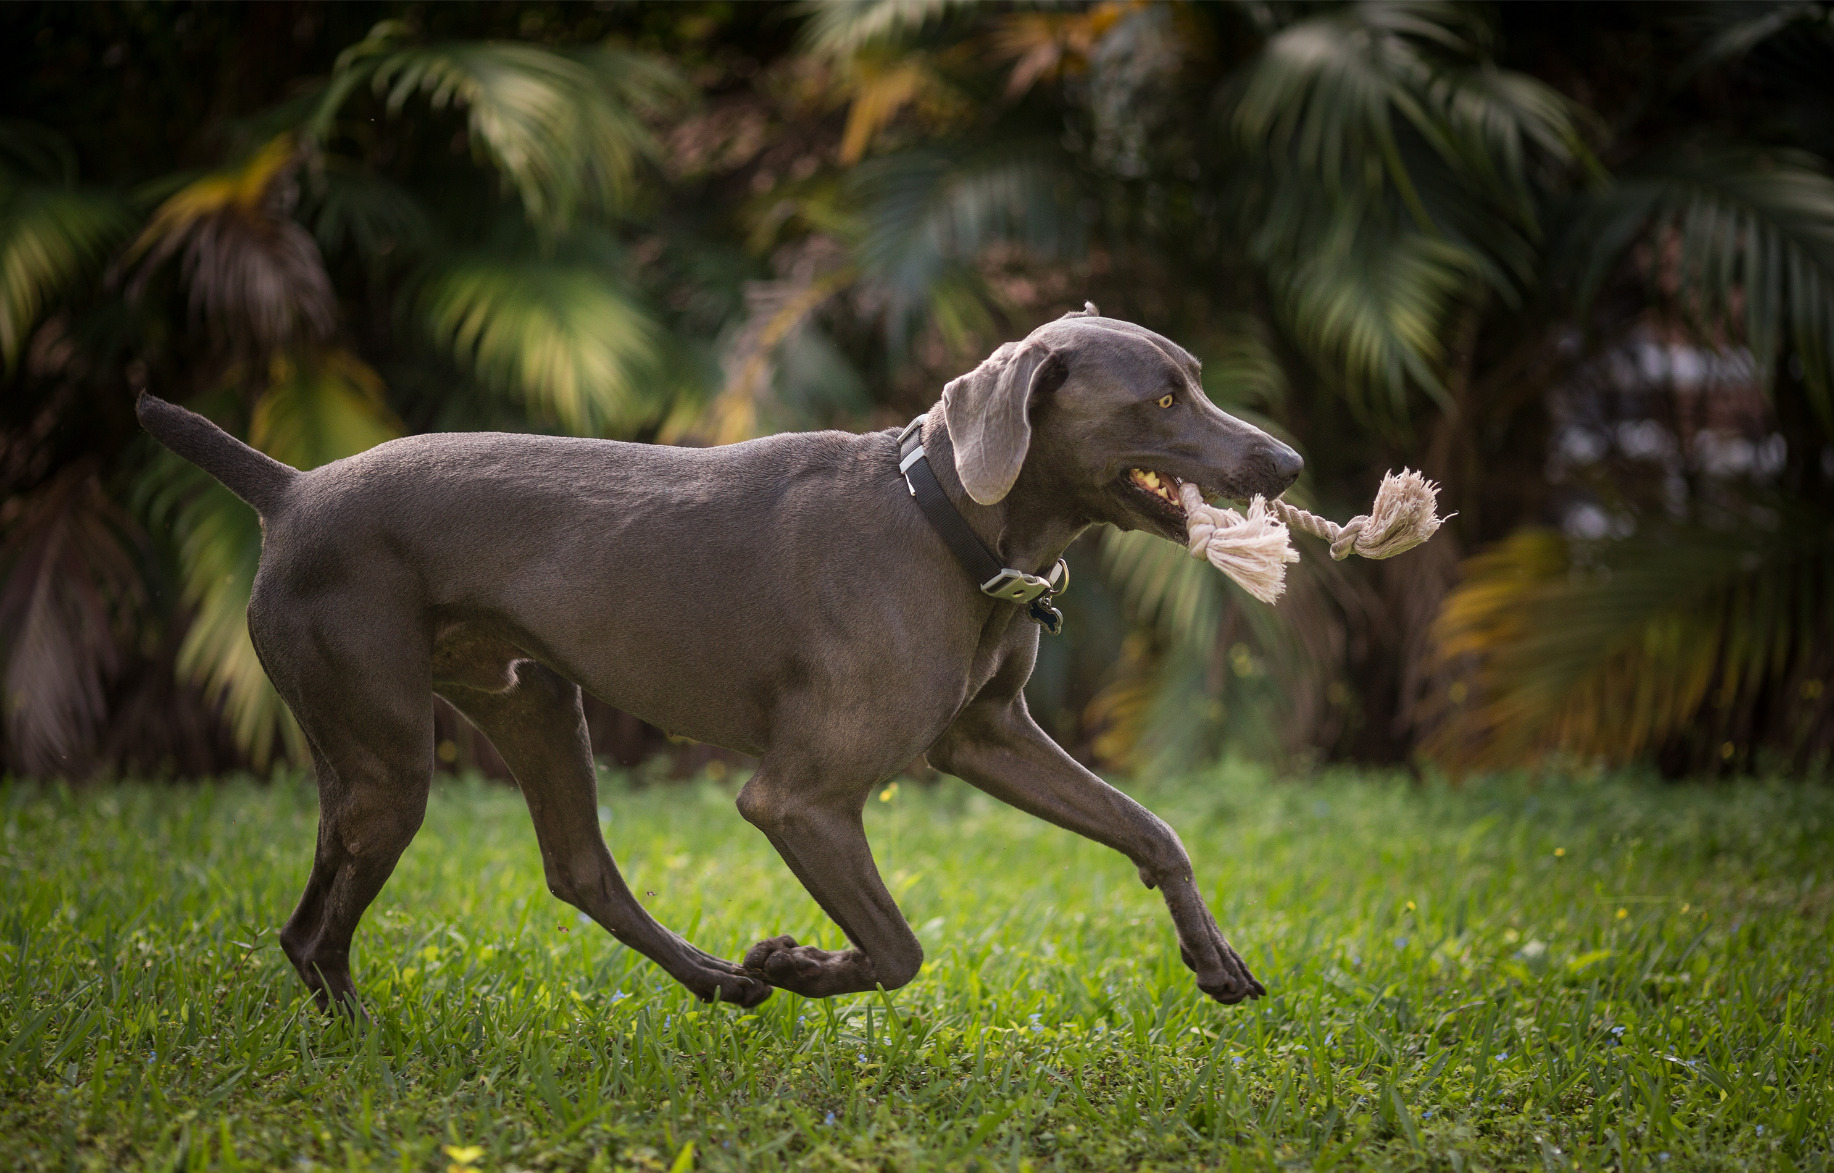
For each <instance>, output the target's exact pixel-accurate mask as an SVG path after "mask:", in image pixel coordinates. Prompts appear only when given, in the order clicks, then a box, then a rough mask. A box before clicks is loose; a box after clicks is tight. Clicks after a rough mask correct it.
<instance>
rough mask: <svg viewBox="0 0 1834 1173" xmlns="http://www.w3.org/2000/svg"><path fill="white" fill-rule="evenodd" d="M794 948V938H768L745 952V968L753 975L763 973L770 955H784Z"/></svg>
mask: <svg viewBox="0 0 1834 1173" xmlns="http://www.w3.org/2000/svg"><path fill="white" fill-rule="evenodd" d="M794 948H796V938H795V937H768V938H766V939H765V940H762V941H759V942H758V943H757V944H756V945H753V946H752V947H751V948H750V949H747V950H746V951H745V962H744V965H745V968H746V969H749V970H751V971H752V972H753V973H763V972H764V971H765V968H766V966H767V964H768V963H769V961H770V958H771V955H772V954H776V953H784V952H787V951H788V950H791V949H794Z"/></svg>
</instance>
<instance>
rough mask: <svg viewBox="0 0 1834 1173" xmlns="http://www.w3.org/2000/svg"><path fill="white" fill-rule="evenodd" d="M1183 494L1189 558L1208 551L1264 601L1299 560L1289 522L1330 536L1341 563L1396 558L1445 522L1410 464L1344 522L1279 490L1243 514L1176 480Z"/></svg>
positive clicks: (1432, 489) (1428, 484) (1279, 589)
mask: <svg viewBox="0 0 1834 1173" xmlns="http://www.w3.org/2000/svg"><path fill="white" fill-rule="evenodd" d="M1178 496H1179V499H1180V501H1181V502H1182V503H1183V505H1184V512H1185V533H1186V534H1187V535H1189V538H1190V548H1191V557H1193V558H1208V559H1209V560H1210V564H1211V565H1212V566H1214V567H1216V568H1217V569H1218V570H1220V571H1222V572H1223V573H1224V574H1226V575H1228V576H1229V577H1230V578H1232V579H1234V580H1235V581H1236V582H1237V583H1239V584H1240V585H1241V587H1242V589H1243V590H1245V591H1247V592H1248V593H1249V594H1251V595H1253V596H1254V597H1255V598H1257V599H1259V600H1261V601H1262V602H1263V603H1272V602H1274V601H1275V600H1276V599H1278V598H1279V597H1280V596H1281V595H1282V594H1284V593H1285V592H1286V567H1287V563H1289V562H1297V561H1299V551H1297V550H1295V549H1293V546H1292V539H1291V534H1290V532H1289V530H1288V528H1287V527H1288V526H1291V527H1292V528H1293V529H1298V530H1303V531H1304V532H1306V533H1308V534H1311V535H1312V536H1313V537H1315V538H1319V539H1321V540H1322V541H1326V542H1329V543H1330V544H1331V557H1332V558H1333V559H1335V560H1337V561H1339V562H1342V561H1343V560H1344V559H1345V558H1348V557H1349V556H1350V555H1351V554H1360V555H1362V556H1363V557H1365V558H1393V557H1394V556H1395V555H1396V554H1403V553H1406V552H1407V551H1409V550H1411V549H1413V548H1414V547H1415V546H1418V545H1419V544H1420V543H1422V542H1424V541H1426V540H1427V539H1428V538H1430V537H1432V536H1433V534H1434V532H1435V531H1437V530H1438V529H1439V527H1440V526H1441V525H1443V524H1444V523H1445V519H1444V518H1442V517H1440V516H1439V515H1438V509H1439V486H1438V485H1436V484H1434V483H1433V482H1432V481H1429V480H1427V479H1426V478H1425V477H1423V476H1421V475H1420V474H1419V473H1417V472H1413V471H1411V470H1409V469H1405V468H1404V469H1402V470H1401V474H1400V475H1399V476H1396V475H1395V474H1394V473H1392V472H1391V473H1389V474H1388V475H1387V476H1386V477H1384V478H1382V487H1381V489H1380V490H1378V491H1377V493H1376V499H1375V504H1374V505H1372V506H1370V509H1369V512H1368V513H1365V514H1361V515H1359V516H1357V517H1353V518H1351V519H1350V520H1349V521H1347V522H1345V523H1344V524H1343V525H1338V524H1337V523H1336V522H1334V521H1331V520H1330V519H1328V518H1323V517H1320V516H1318V515H1317V514H1315V513H1307V512H1306V511H1305V510H1303V509H1301V508H1299V507H1298V506H1297V505H1289V504H1287V503H1286V502H1285V501H1283V500H1281V499H1280V498H1278V497H1276V498H1274V499H1273V500H1272V501H1267V500H1264V499H1262V498H1261V497H1259V496H1256V497H1255V498H1254V499H1253V500H1251V501H1250V502H1249V503H1248V512H1247V513H1246V514H1242V513H1237V512H1236V511H1235V510H1233V509H1224V508H1220V507H1218V506H1215V505H1208V504H1205V503H1204V497H1203V494H1202V493H1201V492H1199V491H1198V488H1197V486H1196V485H1193V484H1191V483H1190V482H1189V481H1186V482H1184V483H1182V484H1180V485H1179V486H1178Z"/></svg>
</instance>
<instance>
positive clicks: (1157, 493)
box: [1121, 468, 1184, 526]
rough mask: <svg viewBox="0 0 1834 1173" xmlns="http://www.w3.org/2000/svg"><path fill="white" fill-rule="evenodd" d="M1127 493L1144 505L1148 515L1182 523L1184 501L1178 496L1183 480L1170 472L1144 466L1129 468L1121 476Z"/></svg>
mask: <svg viewBox="0 0 1834 1173" xmlns="http://www.w3.org/2000/svg"><path fill="white" fill-rule="evenodd" d="M1121 484H1122V485H1124V486H1126V488H1127V490H1128V492H1129V494H1130V495H1131V496H1132V497H1134V498H1135V499H1138V500H1139V501H1140V504H1142V505H1144V506H1145V507H1146V510H1147V512H1148V513H1149V514H1150V515H1154V516H1157V517H1160V518H1163V519H1165V520H1167V521H1173V522H1176V523H1177V524H1179V525H1181V526H1182V525H1183V524H1184V502H1183V501H1180V500H1179V498H1178V490H1179V487H1180V486H1182V485H1183V484H1184V482H1183V481H1181V480H1179V479H1178V478H1177V477H1175V476H1172V475H1171V474H1170V473H1162V472H1155V471H1153V470H1151V469H1145V468H1130V469H1128V470H1127V475H1126V476H1124V477H1122V478H1121Z"/></svg>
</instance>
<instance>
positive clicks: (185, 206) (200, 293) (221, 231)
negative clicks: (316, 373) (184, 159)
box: [126, 134, 337, 351]
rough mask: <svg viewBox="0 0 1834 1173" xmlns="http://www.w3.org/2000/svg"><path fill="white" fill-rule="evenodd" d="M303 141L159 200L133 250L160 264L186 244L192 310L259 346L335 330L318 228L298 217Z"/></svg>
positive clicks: (287, 141)
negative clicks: (294, 213) (315, 236)
mask: <svg viewBox="0 0 1834 1173" xmlns="http://www.w3.org/2000/svg"><path fill="white" fill-rule="evenodd" d="M304 160H305V150H304V149H303V147H302V146H301V145H300V144H299V143H298V142H297V141H296V140H295V139H294V138H293V136H292V135H290V134H288V135H281V136H279V137H277V138H275V139H273V140H271V141H269V142H268V143H266V144H265V145H264V146H263V147H262V148H261V149H260V150H258V151H256V152H255V153H254V154H253V155H251V156H250V157H249V158H248V159H247V160H245V161H243V162H242V163H240V164H237V165H235V166H232V167H229V168H225V169H223V170H220V171H217V172H214V173H212V174H209V175H206V176H204V177H203V178H201V179H198V180H195V181H193V182H191V183H189V184H187V185H186V186H185V187H183V188H182V189H180V190H179V191H178V192H177V193H176V194H174V195H172V196H171V197H170V198H168V199H167V200H166V201H165V202H164V203H162V204H160V206H159V207H158V209H157V210H155V211H154V213H153V216H152V218H151V219H150V220H149V221H148V222H147V225H146V227H145V228H144V229H142V230H141V233H140V236H139V237H138V239H136V240H135V241H134V243H133V244H132V245H131V246H130V247H129V249H128V251H127V256H126V259H127V261H128V263H130V264H138V266H139V271H138V273H137V275H136V276H135V279H134V284H133V286H132V287H131V288H132V289H133V290H134V291H135V293H136V294H138V292H139V291H140V290H141V289H143V288H144V286H145V283H146V281H147V280H148V278H149V277H150V276H151V274H152V272H153V271H154V270H155V269H157V268H158V267H159V266H160V265H162V264H163V263H164V262H165V261H167V260H169V259H170V258H172V257H173V256H175V255H178V254H179V253H181V252H182V253H183V262H182V263H183V274H184V280H185V283H186V284H187V285H188V286H189V291H190V305H191V311H192V314H193V316H194V317H195V318H196V319H198V320H199V321H200V322H201V323H202V324H203V325H205V326H207V327H209V328H211V329H212V330H214V331H216V332H217V333H218V335H219V336H221V337H226V338H229V339H231V340H233V341H235V342H238V343H242V344H245V345H251V346H252V347H253V348H255V349H257V350H261V351H271V350H277V349H281V348H284V347H289V346H301V345H305V346H310V345H314V344H316V343H318V342H321V341H323V340H324V339H325V338H327V337H329V336H330V334H331V330H332V326H333V325H334V323H335V320H336V315H337V296H336V294H335V292H334V291H333V290H332V288H331V278H330V276H329V275H328V274H326V272H325V264H324V260H323V258H321V257H320V256H319V252H318V246H317V245H316V244H315V243H314V242H313V240H312V236H311V234H310V233H308V232H307V231H306V230H305V229H304V228H303V227H301V226H300V224H299V223H298V222H297V221H295V220H294V219H293V218H292V216H291V210H292V206H293V203H294V201H295V199H296V198H297V187H296V183H295V177H296V175H297V173H298V170H299V167H300V165H301V164H302V163H303V162H304Z"/></svg>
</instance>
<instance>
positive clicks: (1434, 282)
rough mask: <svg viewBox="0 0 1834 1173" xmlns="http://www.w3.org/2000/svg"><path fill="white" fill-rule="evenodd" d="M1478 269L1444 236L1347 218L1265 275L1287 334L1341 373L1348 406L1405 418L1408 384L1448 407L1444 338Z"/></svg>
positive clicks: (1466, 253) (1477, 263)
mask: <svg viewBox="0 0 1834 1173" xmlns="http://www.w3.org/2000/svg"><path fill="white" fill-rule="evenodd" d="M1481 268H1482V266H1481V262H1480V261H1479V260H1478V259H1477V258H1475V257H1474V256H1473V255H1472V254H1471V253H1470V252H1469V251H1468V250H1466V249H1464V248H1461V247H1460V246H1458V245H1457V244H1455V243H1453V242H1451V241H1449V240H1446V239H1443V238H1441V237H1436V236H1429V235H1426V234H1424V233H1418V232H1408V231H1402V232H1390V231H1384V230H1383V228H1382V227H1381V226H1380V225H1379V224H1374V223H1370V222H1366V221H1365V222H1357V221H1355V220H1353V219H1351V218H1349V217H1343V218H1337V219H1335V220H1334V222H1333V223H1332V224H1331V226H1330V228H1329V232H1328V235H1326V236H1324V237H1323V238H1322V239H1320V240H1318V241H1316V242H1314V245H1313V247H1311V248H1309V249H1307V250H1305V251H1304V252H1302V253H1300V254H1299V255H1298V256H1296V257H1292V258H1290V259H1289V260H1288V261H1287V262H1286V263H1285V264H1284V265H1274V266H1272V267H1271V272H1270V274H1269V277H1270V283H1271V284H1272V287H1273V292H1274V295H1275V299H1276V303H1277V308H1278V310H1279V312H1280V313H1281V316H1282V317H1283V318H1284V320H1285V321H1286V323H1287V325H1288V328H1289V329H1290V330H1291V331H1292V332H1293V335H1294V337H1295V338H1296V339H1297V340H1298V342H1299V343H1300V345H1301V346H1302V347H1303V348H1305V349H1306V350H1307V351H1308V352H1309V353H1311V354H1314V355H1317V356H1319V357H1322V358H1325V359H1327V360H1329V361H1330V363H1331V365H1332V366H1333V367H1334V368H1335V369H1336V370H1337V371H1338V372H1340V373H1341V375H1342V377H1343V380H1344V389H1345V391H1346V393H1347V395H1348V397H1349V398H1350V401H1351V403H1352V404H1353V405H1354V406H1357V407H1359V408H1363V409H1372V408H1373V409H1374V410H1375V412H1376V414H1378V415H1386V416H1389V417H1391V418H1394V419H1405V418H1406V416H1407V412H1408V405H1407V389H1408V387H1409V386H1410V385H1411V386H1418V387H1419V388H1421V389H1422V390H1423V391H1425V392H1426V393H1427V394H1428V395H1429V396H1431V397H1432V398H1434V399H1435V400H1437V401H1439V402H1440V403H1442V404H1449V399H1448V398H1447V396H1446V391H1445V385H1444V381H1443V379H1442V378H1441V374H1440V366H1441V363H1442V360H1443V357H1444V348H1443V344H1442V343H1441V341H1440V340H1441V338H1442V337H1443V336H1444V335H1445V332H1446V331H1445V323H1446V320H1447V318H1448V316H1449V314H1450V312H1451V310H1452V309H1453V307H1454V306H1455V304H1456V303H1457V301H1458V299H1459V297H1460V295H1461V294H1464V293H1466V292H1467V291H1469V290H1470V289H1471V288H1472V287H1473V285H1474V284H1475V278H1476V275H1477V274H1478V272H1480V270H1481Z"/></svg>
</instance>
